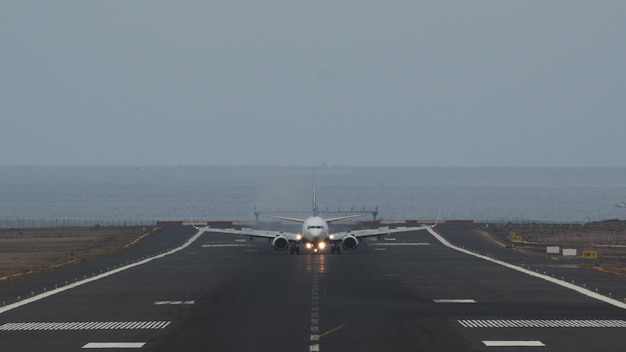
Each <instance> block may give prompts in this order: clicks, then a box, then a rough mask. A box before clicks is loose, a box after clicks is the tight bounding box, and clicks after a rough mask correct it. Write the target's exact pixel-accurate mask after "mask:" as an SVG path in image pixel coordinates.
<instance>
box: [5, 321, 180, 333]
mask: <svg viewBox="0 0 626 352" xmlns="http://www.w3.org/2000/svg"><path fill="white" fill-rule="evenodd" d="M168 325H170V322H169V321H80V322H34V323H6V324H3V325H0V331H49V330H56V331H68V330H159V329H165V328H166V327H167V326H168Z"/></svg>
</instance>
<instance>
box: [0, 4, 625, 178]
mask: <svg viewBox="0 0 626 352" xmlns="http://www.w3.org/2000/svg"><path fill="white" fill-rule="evenodd" d="M625 19H626V2H625V1H622V0H619V1H586V0H585V1H573V0H567V1H545V0H541V1H515V2H514V1H458V2H447V1H427V2H423V1H415V0H411V1H390V2H387V1H369V0H365V1H363V0H359V1H337V0H332V1H293V0H285V1H274V0H268V1H233V0H228V1H216V0H214V1H185V2H172V1H22V0H20V1H11V0H9V1H2V2H0V45H1V46H0V119H1V120H0V121H1V128H0V164H5V165H6V164H8V165H13V164H26V165H29V164H43V165H47V164H61V165H83V164H90V165H101V164H103V165H110V164H115V165H177V164H196V165H288V164H297V165H316V164H319V163H322V162H325V163H327V164H329V165H383V166H387V165H424V166H429V165H459V166H466V165H468V166H482V165H496V166H498V165H503V166H550V165H554V166H575V165H576V166H577V165H582V166H605V165H606V166H626V158H625V157H624V151H625V150H626V137H625V136H626V133H625V132H626V64H625V63H626V45H624V44H625V38H626V20H625Z"/></svg>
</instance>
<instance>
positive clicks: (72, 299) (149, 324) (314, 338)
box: [0, 224, 626, 352]
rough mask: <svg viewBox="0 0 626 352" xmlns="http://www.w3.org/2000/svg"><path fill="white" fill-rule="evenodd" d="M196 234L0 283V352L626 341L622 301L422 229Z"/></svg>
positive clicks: (454, 228)
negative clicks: (297, 239) (333, 240)
mask: <svg viewBox="0 0 626 352" xmlns="http://www.w3.org/2000/svg"><path fill="white" fill-rule="evenodd" d="M437 233H438V234H440V235H441V236H443V238H444V239H445V240H446V241H450V243H451V244H452V245H457V246H463V247H465V248H471V249H472V251H476V252H479V253H482V254H480V255H485V256H487V255H488V256H490V257H491V258H498V260H503V261H505V262H509V263H513V264H515V265H516V266H519V264H520V263H524V264H525V268H531V269H532V268H542V269H546V268H548V269H547V270H551V269H554V270H556V271H555V272H556V276H558V270H561V269H559V268H552V267H549V266H548V264H549V263H546V262H545V261H542V260H539V259H527V258H524V257H523V256H521V255H520V254H517V253H515V252H512V251H510V250H507V249H498V248H495V247H493V246H492V245H491V244H489V243H486V242H484V241H482V240H479V239H477V237H476V236H472V234H471V233H470V232H468V231H467V229H465V228H464V227H462V226H458V225H445V224H444V225H440V226H438V227H437ZM195 235H196V230H194V229H193V228H191V227H172V228H167V229H165V230H164V231H163V232H161V233H159V234H158V235H157V236H155V237H154V238H152V239H150V240H149V241H148V242H147V243H146V244H144V245H142V246H139V247H137V248H134V249H132V250H129V251H127V252H123V253H120V254H118V255H115V256H112V257H109V258H106V259H102V260H98V261H94V262H92V263H87V264H84V265H80V266H76V267H71V268H65V269H62V270H59V271H56V272H52V273H48V274H43V275H39V276H36V277H31V278H27V279H24V280H20V281H16V282H11V283H5V284H2V285H0V299H2V300H3V302H4V304H3V306H4V308H2V309H3V310H1V311H0V312H1V313H0V350H2V351H29V352H30V351H33V352H34V351H89V350H103V349H104V350H126V351H127V350H140V351H207V350H215V351H259V350H261V351H381V350H383V351H502V350H505V351H527V350H535V349H540V350H541V351H587V350H590V349H592V350H606V351H617V350H622V349H623V346H624V345H625V344H626V334H625V332H626V330H625V328H626V310H624V309H622V308H620V307H619V305H618V304H617V306H616V305H612V304H608V303H606V302H603V301H600V300H598V299H594V298H592V297H589V296H586V295H584V294H582V293H580V292H577V291H574V290H572V289H568V288H566V287H563V286H560V285H558V284H555V283H553V282H549V281H546V280H544V279H542V278H539V277H533V276H530V275H529V274H527V273H523V272H520V271H517V270H513V269H511V268H507V267H504V266H502V265H499V264H497V263H494V262H492V261H488V260H485V259H483V258H480V257H477V256H474V255H470V254H467V253H463V252H460V251H458V250H455V249H453V248H450V247H448V246H446V245H444V244H442V243H441V242H440V241H439V240H438V239H437V238H435V237H434V236H433V235H432V234H431V233H429V232H427V231H418V232H412V233H408V234H403V235H394V236H392V237H388V238H383V239H381V240H380V241H366V242H363V243H362V244H361V245H360V246H359V248H358V249H357V250H355V251H352V252H347V251H344V252H342V254H341V255H330V254H321V255H299V256H297V255H289V254H288V253H285V252H276V251H274V250H273V249H272V248H271V246H270V245H269V244H268V243H267V241H265V240H263V241H258V240H255V241H247V240H245V239H244V238H240V237H237V236H232V235H227V234H215V233H204V234H200V235H199V236H197V238H194V236H195ZM114 270H116V272H112V271H114ZM568 270H569V271H568V275H569V276H570V277H576V279H577V280H583V281H584V280H588V281H589V282H606V283H605V284H603V285H604V286H602V287H603V289H602V290H604V287H608V288H607V289H613V290H615V292H616V293H615V295H617V294H621V293H619V292H624V291H626V290H625V289H624V288H625V286H626V284H625V283H624V282H623V280H621V279H620V280H617V279H610V278H608V277H607V278H606V280H604V279H601V278H604V276H600V274H595V273H592V272H587V271H582V270H581V271H576V272H573V271H572V269H568ZM107 273H109V274H107ZM546 276H548V277H552V275H551V273H550V272H548V273H547V274H546ZM88 279H91V280H92V281H90V282H84V281H85V280H88ZM83 282H84V283H83ZM70 285H75V286H72V287H71V288H67V289H65V290H63V291H61V290H60V289H61V288H63V287H67V286H70ZM55 290H58V291H57V292H55ZM44 295H47V296H46V297H43V296H44ZM17 296H20V300H19V301H18V300H17ZM39 297H41V299H39ZM26 299H31V300H32V302H30V303H27V304H23V303H24V301H25V300H26ZM20 302H22V305H20ZM615 302H617V303H619V302H618V301H617V300H616V301H615Z"/></svg>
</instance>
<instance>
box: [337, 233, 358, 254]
mask: <svg viewBox="0 0 626 352" xmlns="http://www.w3.org/2000/svg"><path fill="white" fill-rule="evenodd" d="M358 245H359V240H358V239H357V238H356V237H354V236H352V235H348V236H346V237H344V238H343V241H341V247H342V248H343V249H345V250H346V251H351V250H354V249H356V247H358Z"/></svg>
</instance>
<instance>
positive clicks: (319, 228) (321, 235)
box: [302, 216, 330, 247]
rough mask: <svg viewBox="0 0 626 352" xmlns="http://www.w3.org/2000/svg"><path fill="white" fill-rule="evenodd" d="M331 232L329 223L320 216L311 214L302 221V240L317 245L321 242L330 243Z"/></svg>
mask: <svg viewBox="0 0 626 352" xmlns="http://www.w3.org/2000/svg"><path fill="white" fill-rule="evenodd" d="M329 236H330V233H329V232H328V223H327V222H326V220H324V219H322V218H321V217H319V216H311V217H308V218H306V219H305V220H304V222H303V223H302V241H303V242H306V243H312V244H313V245H314V246H315V247H317V246H318V244H319V243H320V242H324V243H325V244H328V239H329Z"/></svg>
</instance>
